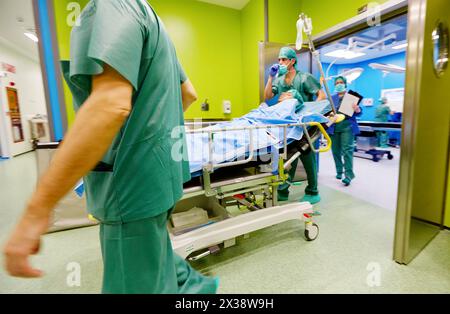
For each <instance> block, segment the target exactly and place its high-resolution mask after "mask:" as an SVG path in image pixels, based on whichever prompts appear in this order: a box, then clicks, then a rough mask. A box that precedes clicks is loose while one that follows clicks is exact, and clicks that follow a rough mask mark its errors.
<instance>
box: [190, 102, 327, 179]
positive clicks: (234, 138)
mask: <svg viewBox="0 0 450 314" xmlns="http://www.w3.org/2000/svg"><path fill="white" fill-rule="evenodd" d="M330 111H331V106H330V104H329V102H328V101H320V102H308V103H304V105H303V106H299V103H298V102H297V100H292V99H291V100H286V101H284V102H281V103H279V104H278V105H275V106H272V107H267V106H265V107H263V106H261V107H260V108H258V109H256V110H253V111H251V112H250V113H249V114H247V115H245V116H243V117H241V118H238V119H234V120H233V121H231V122H224V123H219V124H217V125H214V126H212V127H208V128H205V129H202V131H203V130H204V131H209V130H212V131H214V137H213V143H214V145H213V154H212V159H213V162H214V164H220V163H224V162H227V161H234V160H242V159H245V158H246V157H247V156H248V155H249V153H250V151H249V150H250V133H252V136H253V140H254V143H253V150H254V152H255V153H258V154H262V153H265V152H268V151H271V150H272V149H276V150H278V149H280V148H282V147H283V145H284V141H283V139H284V128H275V127H272V128H269V127H268V128H262V129H258V130H251V131H250V130H239V131H227V129H228V130H229V129H231V128H245V127H252V126H264V125H284V124H298V123H307V122H319V123H325V122H328V119H327V118H325V117H324V116H323V114H325V113H328V112H330ZM303 132H304V131H303V128H302V127H301V126H295V127H290V128H288V129H287V134H288V136H287V138H288V143H291V142H293V141H295V140H299V139H301V138H302V136H303ZM187 145H188V153H189V163H190V170H191V173H192V174H196V173H198V171H201V170H202V168H203V166H204V165H207V164H208V163H209V162H210V154H209V145H208V133H204V132H202V133H188V134H187Z"/></svg>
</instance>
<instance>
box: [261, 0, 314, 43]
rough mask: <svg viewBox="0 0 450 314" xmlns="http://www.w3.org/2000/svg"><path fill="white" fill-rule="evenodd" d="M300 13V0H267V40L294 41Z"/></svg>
mask: <svg viewBox="0 0 450 314" xmlns="http://www.w3.org/2000/svg"><path fill="white" fill-rule="evenodd" d="M316 3H317V2H316ZM300 13H302V1H298V0H269V41H270V42H273V43H286V44H293V43H295V40H296V38H297V27H296V25H297V20H298V16H299V15H300Z"/></svg>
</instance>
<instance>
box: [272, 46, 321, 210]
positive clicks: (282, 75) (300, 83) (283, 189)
mask: <svg viewBox="0 0 450 314" xmlns="http://www.w3.org/2000/svg"><path fill="white" fill-rule="evenodd" d="M278 62H279V63H278V64H275V65H273V66H272V67H271V69H270V77H269V80H268V81H267V85H266V88H265V98H266V99H271V98H273V97H275V96H277V95H278V96H279V100H278V102H282V101H284V100H287V99H297V100H298V102H299V103H300V104H303V102H309V101H314V100H317V101H320V100H324V99H326V95H325V93H324V92H323V91H322V90H321V86H320V82H319V81H318V80H317V79H316V78H314V76H312V75H311V74H310V73H304V72H301V71H298V70H297V69H296V65H297V54H296V52H295V50H294V49H292V48H289V47H283V48H281V50H280V54H279V57H278ZM277 74H278V76H277ZM315 98H316V99H315ZM300 160H301V161H302V163H303V166H304V167H305V171H306V174H307V177H308V186H307V187H306V189H305V196H304V197H303V198H302V199H301V200H300V201H301V202H309V203H311V204H317V203H318V202H320V195H319V189H318V183H317V160H316V154H315V153H314V152H313V151H311V150H310V151H309V152H308V153H307V154H302V155H301V156H300ZM297 166H298V160H296V161H295V162H293V163H292V168H291V170H290V171H289V181H291V182H292V180H293V179H294V177H295V173H296V171H297ZM289 186H290V185H289V184H288V183H286V184H283V185H281V186H280V187H279V189H278V200H280V201H287V200H288V198H289Z"/></svg>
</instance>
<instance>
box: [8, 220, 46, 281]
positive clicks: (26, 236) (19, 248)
mask: <svg viewBox="0 0 450 314" xmlns="http://www.w3.org/2000/svg"><path fill="white" fill-rule="evenodd" d="M49 221H50V217H48V216H35V215H32V214H30V213H29V211H27V212H26V213H25V215H24V216H23V217H22V219H21V220H20V222H19V224H18V225H17V226H16V228H15V230H14V231H13V233H12V235H11V237H10V238H9V240H8V242H7V244H6V246H5V248H4V251H3V252H4V258H5V268H6V271H7V272H8V273H9V274H10V275H11V276H14V277H22V278H38V277H42V275H43V272H42V271H40V270H38V269H34V268H33V267H32V266H31V265H30V263H29V257H30V256H31V255H35V254H37V253H38V252H39V249H40V242H41V236H42V235H43V234H44V233H45V232H46V231H47V229H48V226H49Z"/></svg>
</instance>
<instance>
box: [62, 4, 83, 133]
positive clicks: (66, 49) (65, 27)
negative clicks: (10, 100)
mask: <svg viewBox="0 0 450 314" xmlns="http://www.w3.org/2000/svg"><path fill="white" fill-rule="evenodd" d="M72 2H78V3H79V4H80V6H81V8H83V7H84V6H85V5H86V4H87V3H88V2H89V0H53V5H54V8H55V24H56V32H57V36H58V44H59V57H60V59H61V60H68V59H69V58H70V32H71V31H72V27H71V26H69V24H68V23H67V17H68V15H69V14H70V13H71V11H68V10H67V5H68V4H69V3H72ZM63 84H64V98H65V101H66V111H67V121H68V124H69V126H70V125H71V124H72V122H73V120H74V118H75V112H74V110H73V105H72V104H73V103H72V94H71V93H70V90H69V87H68V86H67V84H66V82H65V80H63Z"/></svg>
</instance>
